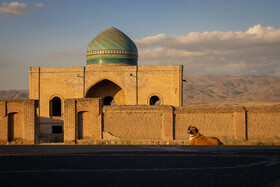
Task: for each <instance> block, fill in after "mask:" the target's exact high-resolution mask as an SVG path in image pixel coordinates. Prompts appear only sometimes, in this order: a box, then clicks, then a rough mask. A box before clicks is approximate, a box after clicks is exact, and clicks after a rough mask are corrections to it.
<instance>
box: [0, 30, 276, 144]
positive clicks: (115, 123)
mask: <svg viewBox="0 0 280 187" xmlns="http://www.w3.org/2000/svg"><path fill="white" fill-rule="evenodd" d="M86 56H87V58H86V59H87V65H86V66H81V67H31V68H30V69H29V99H26V100H0V143H4V144H10V143H11V144H13V143H23V144H34V143H43V142H48V143H49V142H62V143H64V144H75V143H80V144H156V145H157V144H188V142H189V135H188V134H187V128H188V126H189V125H194V126H196V127H198V129H199V130H200V132H202V133H203V134H204V135H206V136H216V137H219V139H221V140H222V142H224V143H226V142H236V141H244V140H245V141H247V140H252V141H258V142H260V141H261V142H264V141H267V142H270V143H271V142H275V141H278V142H279V140H280V136H279V134H280V125H279V121H280V108H279V106H277V107H259V108H258V107H244V106H229V107H188V106H184V107H182V101H183V99H182V71H183V67H182V66H180V65H168V66H138V65H137V59H138V52H137V48H136V46H135V44H134V43H133V42H132V40H131V39H129V38H128V37H127V36H126V35H125V34H123V33H122V32H121V31H119V30H117V29H116V28H113V27H111V28H108V29H106V30H105V31H103V32H102V33H100V34H99V35H98V36H96V37H95V38H94V39H93V40H92V41H91V42H90V43H89V45H88V48H87V52H86ZM152 105H153V106H152ZM271 129H273V130H272V131H271Z"/></svg>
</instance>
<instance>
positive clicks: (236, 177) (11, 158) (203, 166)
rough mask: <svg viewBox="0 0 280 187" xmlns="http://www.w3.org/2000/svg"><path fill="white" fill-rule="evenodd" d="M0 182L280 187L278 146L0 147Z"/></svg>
mask: <svg viewBox="0 0 280 187" xmlns="http://www.w3.org/2000/svg"><path fill="white" fill-rule="evenodd" d="M0 186H1V187H3V186H239V187H240V186H280V147H277V146H144V145H142V146H118V145H114V146H109V145H106V146H103V145H102V146H85V145H73V146H66V145H65V146H64V145H33V146H25V145H18V146H11V145H10V146H0Z"/></svg>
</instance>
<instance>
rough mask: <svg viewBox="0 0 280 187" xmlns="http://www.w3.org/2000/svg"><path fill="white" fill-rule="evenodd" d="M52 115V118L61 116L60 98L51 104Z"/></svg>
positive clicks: (56, 98)
mask: <svg viewBox="0 0 280 187" xmlns="http://www.w3.org/2000/svg"><path fill="white" fill-rule="evenodd" d="M50 105H51V106H50V107H51V110H50V115H51V116H61V100H60V98H59V97H54V98H53V99H52V100H51V103H50Z"/></svg>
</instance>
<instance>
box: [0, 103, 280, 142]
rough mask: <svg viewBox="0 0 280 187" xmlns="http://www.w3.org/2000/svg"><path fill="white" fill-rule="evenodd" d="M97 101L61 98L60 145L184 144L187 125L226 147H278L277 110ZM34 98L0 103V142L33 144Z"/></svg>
mask: <svg viewBox="0 0 280 187" xmlns="http://www.w3.org/2000/svg"><path fill="white" fill-rule="evenodd" d="M101 103H102V102H101V100H100V99H95V98H87V99H65V100H64V113H63V115H62V122H63V132H62V135H63V141H62V142H63V143H64V144H76V143H78V144H132V145H134V144H146V145H153V144H161V145H172V144H174V145H176V144H188V142H189V135H188V134H187V129H188V126H189V125H192V126H196V127H197V128H198V129H199V131H200V133H201V134H203V135H205V136H215V137H218V138H219V139H221V141H222V142H224V143H225V144H231V143H232V142H238V141H239V142H240V141H243V142H247V140H249V141H255V142H269V143H277V144H280V106H279V105H278V106H274V107H241V106H240V107H172V106H103V107H102V105H101ZM37 108H38V102H37V101H36V100H6V101H0V142H2V143H8V144H10V143H13V142H20V143H23V144H35V143H38V141H37V140H38V138H39V137H38V134H40V132H39V131H40V127H39V125H40V124H39V123H38V119H39V118H38V116H37V112H36V111H37Z"/></svg>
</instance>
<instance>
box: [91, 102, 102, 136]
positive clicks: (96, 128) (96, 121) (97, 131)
mask: <svg viewBox="0 0 280 187" xmlns="http://www.w3.org/2000/svg"><path fill="white" fill-rule="evenodd" d="M91 106H92V116H93V134H92V135H93V137H95V138H97V139H102V138H103V137H102V135H103V133H102V121H103V120H102V105H101V99H98V100H97V99H95V100H92V101H91Z"/></svg>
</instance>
